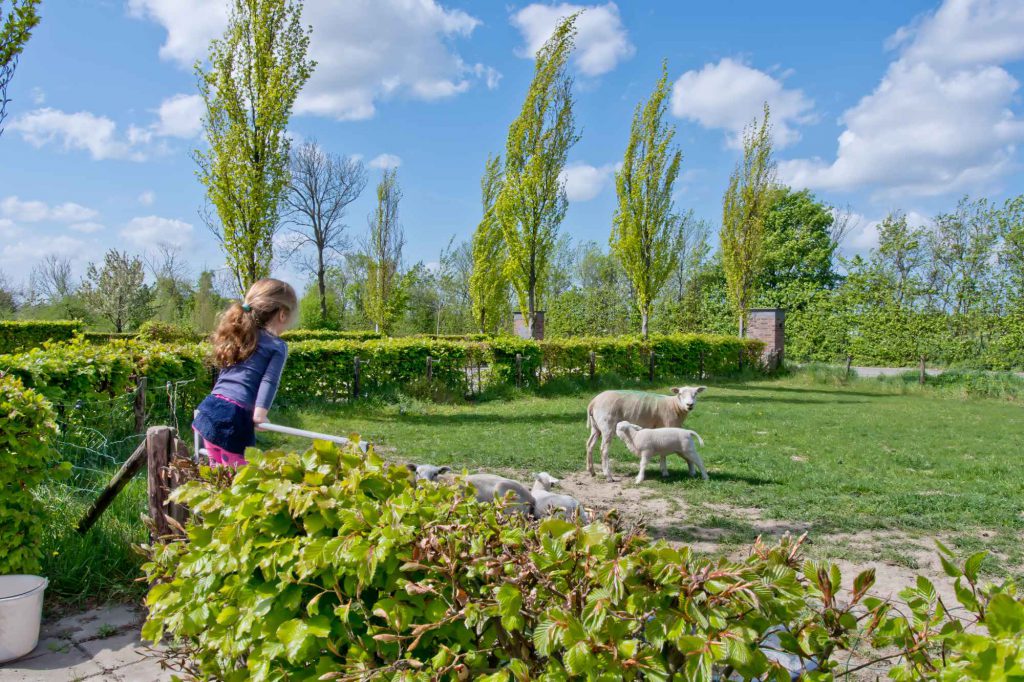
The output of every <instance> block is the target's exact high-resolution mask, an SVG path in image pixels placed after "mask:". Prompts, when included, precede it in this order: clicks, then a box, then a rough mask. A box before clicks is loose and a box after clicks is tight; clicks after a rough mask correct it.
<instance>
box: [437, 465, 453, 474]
mask: <svg viewBox="0 0 1024 682" xmlns="http://www.w3.org/2000/svg"><path fill="white" fill-rule="evenodd" d="M451 471H452V468H451V467H450V466H443V467H441V468H440V469H438V470H437V474H438V475H439V476H440V475H441V474H449V473H451Z"/></svg>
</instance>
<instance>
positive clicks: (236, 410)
mask: <svg viewBox="0 0 1024 682" xmlns="http://www.w3.org/2000/svg"><path fill="white" fill-rule="evenodd" d="M297 309H298V301H297V299H296V297H295V290H294V289H292V287H291V285H289V284H287V283H286V282H282V281H281V280H278V279H261V280H260V281H258V282H256V283H255V284H253V285H252V287H250V288H249V292H248V293H247V294H246V295H245V299H244V300H243V301H242V302H241V303H232V304H231V307H230V308H228V309H227V310H226V311H224V313H223V314H222V315H221V318H220V321H219V322H218V324H217V331H215V332H214V333H213V338H212V341H213V358H214V363H215V365H216V366H217V368H218V369H219V370H220V374H219V376H218V377H217V382H216V383H215V384H214V386H213V392H212V393H211V394H210V395H208V396H206V398H205V399H204V400H203V402H201V403H200V404H199V409H198V413H197V414H196V417H195V421H193V422H192V428H193V429H195V430H196V431H197V432H198V433H199V435H200V436H202V438H203V447H205V448H206V452H207V453H208V454H209V457H210V464H211V466H224V465H229V466H240V465H243V464H245V463H246V461H245V457H243V453H244V452H245V449H246V448H247V447H250V446H252V445H255V444H256V424H261V423H263V422H265V421H267V410H269V409H270V406H271V405H272V404H273V402H274V395H275V394H276V393H277V386H278V384H279V383H280V381H281V371H282V370H283V369H284V362H285V360H286V359H287V357H288V345H287V344H286V343H285V342H284V341H282V340H281V338H280V334H281V332H283V331H284V330H285V329H287V328H288V327H289V325H291V323H292V319H293V318H294V316H295V313H296V310H297Z"/></svg>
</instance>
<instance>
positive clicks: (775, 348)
mask: <svg viewBox="0 0 1024 682" xmlns="http://www.w3.org/2000/svg"><path fill="white" fill-rule="evenodd" d="M747 336H749V337H750V338H752V339H759V340H761V341H764V355H762V357H761V359H762V361H763V362H764V364H765V365H766V366H767V367H768V368H769V369H776V368H778V367H779V365H781V364H782V360H783V358H784V357H785V351H786V311H785V310H782V309H781V308H755V309H753V310H751V311H750V316H749V317H748V318H747Z"/></svg>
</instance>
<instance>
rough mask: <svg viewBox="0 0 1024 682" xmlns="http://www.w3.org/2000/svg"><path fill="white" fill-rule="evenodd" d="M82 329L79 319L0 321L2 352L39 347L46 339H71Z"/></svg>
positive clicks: (0, 352)
mask: <svg viewBox="0 0 1024 682" xmlns="http://www.w3.org/2000/svg"><path fill="white" fill-rule="evenodd" d="M81 331H82V323H81V322H80V321H78V320H54V321H52V322H44V321H40V320H25V321H11V320H2V321H0V354H2V353H19V352H21V351H26V350H29V349H31V348H38V347H39V346H42V345H43V343H45V342H46V341H69V340H70V339H71V338H72V337H73V336H74V335H75V334H77V333H79V332H81Z"/></svg>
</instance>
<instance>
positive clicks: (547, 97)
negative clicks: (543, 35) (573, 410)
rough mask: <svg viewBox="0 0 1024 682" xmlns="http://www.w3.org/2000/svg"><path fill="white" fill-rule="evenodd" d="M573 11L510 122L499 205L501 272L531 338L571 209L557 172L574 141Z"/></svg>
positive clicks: (541, 57) (541, 55) (540, 57)
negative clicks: (569, 67) (502, 245)
mask: <svg viewBox="0 0 1024 682" xmlns="http://www.w3.org/2000/svg"><path fill="white" fill-rule="evenodd" d="M576 16H577V15H575V14H574V15H572V16H570V17H567V18H565V19H563V20H562V21H561V22H559V24H558V26H557V27H556V28H555V31H554V33H553V34H552V35H551V37H550V38H548V41H547V42H546V43H545V44H544V46H543V47H542V48H541V49H540V51H538V52H537V58H536V65H535V70H534V76H533V82H532V83H531V84H530V89H529V90H528V91H527V93H526V101H524V102H523V108H522V111H521V112H520V114H519V116H518V117H517V118H516V119H515V120H514V121H513V122H512V125H511V126H509V130H508V143H507V145H506V151H505V179H504V184H503V186H502V188H501V192H500V193H499V195H498V201H497V205H496V212H497V216H498V222H499V223H500V224H501V230H502V235H503V237H504V239H505V245H506V249H507V254H508V260H507V261H506V262H505V272H506V274H507V275H508V278H509V281H510V283H511V284H512V287H513V288H514V289H515V292H516V298H517V299H518V301H519V308H520V311H521V312H522V313H523V315H524V316H525V318H526V323H527V324H528V325H529V328H530V331H531V335H535V334H536V325H535V320H536V312H537V309H538V305H539V303H540V301H541V300H542V299H543V296H544V287H545V283H546V279H547V276H548V271H549V266H550V257H551V252H552V250H553V248H554V246H555V242H556V240H557V237H558V228H559V226H560V225H561V223H562V219H563V218H564V217H565V211H566V208H567V207H568V199H567V198H566V195H565V183H564V182H563V180H562V179H561V177H560V176H561V172H562V169H563V168H564V167H565V161H566V156H567V154H568V152H569V148H570V147H572V146H573V145H574V144H575V143H576V141H577V140H578V139H579V138H578V136H577V135H576V123H575V118H574V116H573V111H572V105H573V101H572V78H571V77H570V76H569V74H568V71H567V62H568V59H569V55H570V54H571V53H572V50H573V45H574V40H575V36H576V27H575V22H576Z"/></svg>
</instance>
